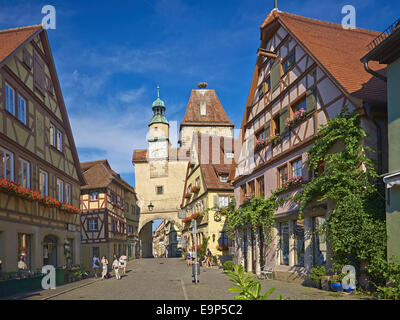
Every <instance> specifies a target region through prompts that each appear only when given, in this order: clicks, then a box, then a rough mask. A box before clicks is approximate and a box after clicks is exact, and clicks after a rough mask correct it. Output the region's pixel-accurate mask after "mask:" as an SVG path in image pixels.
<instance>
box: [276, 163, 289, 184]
mask: <svg viewBox="0 0 400 320" xmlns="http://www.w3.org/2000/svg"><path fill="white" fill-rule="evenodd" d="M278 174H279V183H278V188H279V187H282V186H283V183H284V182H286V181H287V179H288V170H287V166H286V165H285V166H283V167H281V168H279V169H278Z"/></svg>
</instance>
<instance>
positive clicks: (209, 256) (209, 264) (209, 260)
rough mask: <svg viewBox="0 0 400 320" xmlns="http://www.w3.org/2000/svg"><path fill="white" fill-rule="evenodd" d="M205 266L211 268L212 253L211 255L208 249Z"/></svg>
mask: <svg viewBox="0 0 400 320" xmlns="http://www.w3.org/2000/svg"><path fill="white" fill-rule="evenodd" d="M206 264H207V267H208V268H211V267H212V253H211V250H210V248H208V249H207V262H206Z"/></svg>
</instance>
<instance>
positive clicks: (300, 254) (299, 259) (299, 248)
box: [293, 219, 304, 266]
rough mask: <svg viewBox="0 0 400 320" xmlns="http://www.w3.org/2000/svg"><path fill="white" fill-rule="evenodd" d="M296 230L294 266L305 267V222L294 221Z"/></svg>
mask: <svg viewBox="0 0 400 320" xmlns="http://www.w3.org/2000/svg"><path fill="white" fill-rule="evenodd" d="M293 229H294V249H295V255H294V259H295V261H294V264H295V265H296V266H304V220H303V219H302V220H295V221H293Z"/></svg>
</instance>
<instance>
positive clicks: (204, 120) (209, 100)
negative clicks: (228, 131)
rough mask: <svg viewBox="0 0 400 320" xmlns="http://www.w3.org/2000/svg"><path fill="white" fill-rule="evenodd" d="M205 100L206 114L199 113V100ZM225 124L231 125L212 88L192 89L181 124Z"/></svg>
mask: <svg viewBox="0 0 400 320" xmlns="http://www.w3.org/2000/svg"><path fill="white" fill-rule="evenodd" d="M201 101H205V102H206V115H205V116H202V115H200V102H201ZM193 124H195V125H196V124H197V125H199V124H201V125H218V126H221V125H225V126H232V127H233V123H232V122H230V121H229V119H228V116H227V115H226V113H225V110H224V107H223V106H222V104H221V102H220V101H219V99H218V96H217V93H216V92H215V90H214V89H193V90H192V92H191V94H190V98H189V102H188V105H187V108H186V113H185V116H184V118H183V121H182V122H181V126H182V125H193Z"/></svg>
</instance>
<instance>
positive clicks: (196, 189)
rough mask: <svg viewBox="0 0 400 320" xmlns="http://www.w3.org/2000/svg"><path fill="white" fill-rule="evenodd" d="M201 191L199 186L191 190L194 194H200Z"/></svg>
mask: <svg viewBox="0 0 400 320" xmlns="http://www.w3.org/2000/svg"><path fill="white" fill-rule="evenodd" d="M199 191H200V187H198V186H194V187H192V190H191V192H192V193H198V192H199Z"/></svg>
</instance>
